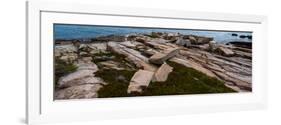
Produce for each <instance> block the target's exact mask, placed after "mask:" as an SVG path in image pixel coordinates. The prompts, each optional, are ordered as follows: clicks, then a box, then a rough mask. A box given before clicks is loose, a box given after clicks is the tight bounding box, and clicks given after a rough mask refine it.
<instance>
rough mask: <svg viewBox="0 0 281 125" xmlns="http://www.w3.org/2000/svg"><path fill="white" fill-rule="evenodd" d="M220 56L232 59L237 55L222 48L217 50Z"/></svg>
mask: <svg viewBox="0 0 281 125" xmlns="http://www.w3.org/2000/svg"><path fill="white" fill-rule="evenodd" d="M215 51H216V52H217V53H218V54H220V55H223V56H227V57H231V56H234V55H235V53H234V52H233V51H232V50H231V49H228V48H226V47H223V46H220V47H218V48H217V49H216V50H215Z"/></svg>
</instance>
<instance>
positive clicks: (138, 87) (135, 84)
mask: <svg viewBox="0 0 281 125" xmlns="http://www.w3.org/2000/svg"><path fill="white" fill-rule="evenodd" d="M153 76H154V72H151V71H147V70H138V71H137V72H136V73H135V74H134V76H133V77H132V79H131V81H130V84H129V86H128V90H127V93H129V94H131V93H142V91H143V88H146V87H148V85H149V83H150V81H151V80H152V78H153Z"/></svg>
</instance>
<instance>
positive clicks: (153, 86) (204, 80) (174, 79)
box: [97, 62, 235, 98]
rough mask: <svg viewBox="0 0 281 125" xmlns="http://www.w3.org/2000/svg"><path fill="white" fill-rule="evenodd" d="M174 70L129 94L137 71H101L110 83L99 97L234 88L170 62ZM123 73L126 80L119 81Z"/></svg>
mask: <svg viewBox="0 0 281 125" xmlns="http://www.w3.org/2000/svg"><path fill="white" fill-rule="evenodd" d="M168 64H169V65H170V66H172V67H173V68H174V69H173V72H171V73H170V74H169V77H168V79H167V81H165V82H151V83H150V85H149V87H148V88H146V89H144V92H143V93H142V94H133V95H129V94H127V89H128V85H129V82H130V79H131V78H132V76H133V75H134V73H135V72H136V71H117V70H105V71H99V72H98V73H97V76H99V77H101V78H103V79H104V80H105V81H106V82H108V83H109V84H108V85H106V86H104V88H102V89H101V90H100V91H99V97H100V98H105V97H130V96H157V95H183V94H206V93H231V92H235V91H234V90H232V89H230V88H228V87H226V86H225V85H224V83H223V82H222V81H220V80H218V79H216V78H212V77H209V76H207V75H205V74H203V73H201V72H199V71H197V70H194V69H192V68H187V67H185V66H182V65H180V64H177V63H173V62H168ZM120 75H123V76H124V77H125V78H126V80H125V81H119V80H118V79H116V78H117V77H118V76H120Z"/></svg>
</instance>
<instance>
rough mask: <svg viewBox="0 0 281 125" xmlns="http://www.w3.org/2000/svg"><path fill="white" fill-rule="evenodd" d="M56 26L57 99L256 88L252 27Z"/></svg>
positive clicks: (231, 91) (55, 91) (162, 94)
mask: <svg viewBox="0 0 281 125" xmlns="http://www.w3.org/2000/svg"><path fill="white" fill-rule="evenodd" d="M53 27H54V34H53V36H54V41H53V43H54V57H53V58H54V66H53V68H54V83H53V84H54V100H67V99H94V98H114V97H139V96H164V95H190V94H218V93H221V94H226V93H243V92H252V38H253V36H252V32H248V31H247V32H246V31H219V30H207V29H206V30H198V29H172V28H150V27H126V26H100V25H79V24H54V25H53Z"/></svg>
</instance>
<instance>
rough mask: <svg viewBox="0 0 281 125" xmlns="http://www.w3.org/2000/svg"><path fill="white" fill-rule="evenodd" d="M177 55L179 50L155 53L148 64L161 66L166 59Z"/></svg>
mask: <svg viewBox="0 0 281 125" xmlns="http://www.w3.org/2000/svg"><path fill="white" fill-rule="evenodd" d="M178 53H179V48H169V49H167V50H165V51H164V52H162V53H161V52H158V53H155V54H154V55H153V56H151V57H150V58H149V62H151V63H154V64H163V63H164V62H165V61H166V60H167V59H169V58H171V57H174V56H176V55H177V54H178Z"/></svg>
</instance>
